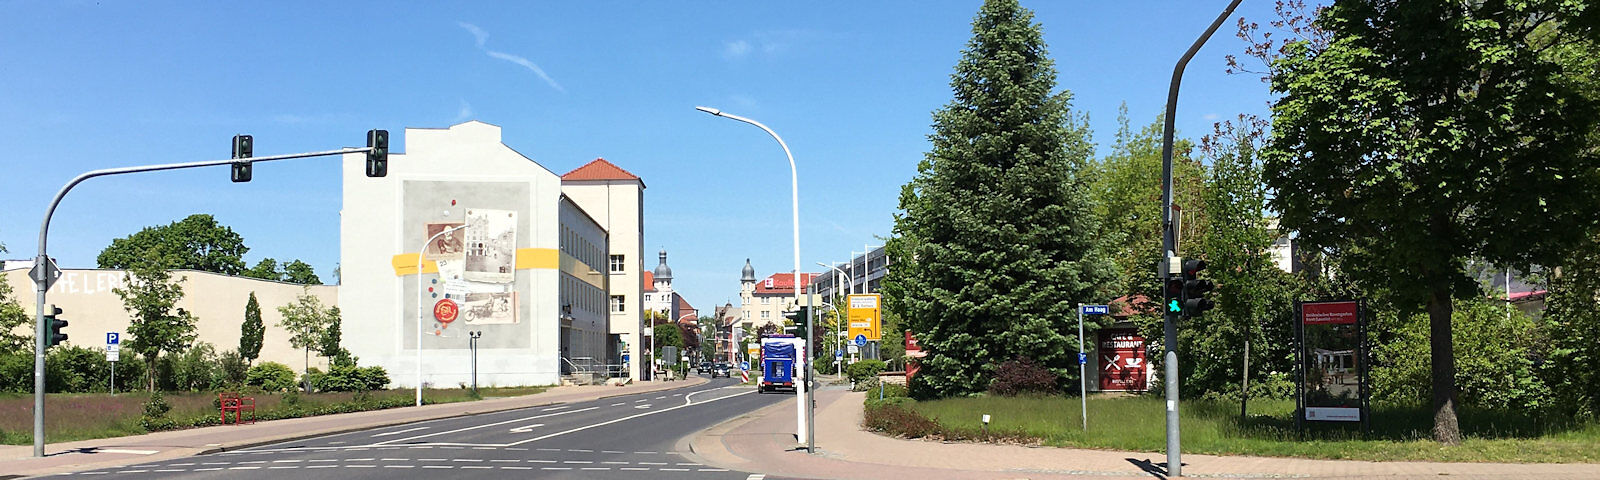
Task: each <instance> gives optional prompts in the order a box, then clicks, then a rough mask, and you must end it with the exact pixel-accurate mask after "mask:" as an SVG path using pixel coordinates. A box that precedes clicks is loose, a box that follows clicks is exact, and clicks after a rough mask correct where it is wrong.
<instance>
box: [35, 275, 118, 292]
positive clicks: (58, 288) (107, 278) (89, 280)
mask: <svg viewBox="0 0 1600 480" xmlns="http://www.w3.org/2000/svg"><path fill="white" fill-rule="evenodd" d="M122 275H123V273H122V272H103V271H94V270H88V271H84V270H79V271H71V270H68V271H64V272H61V278H60V279H58V280H56V284H55V285H54V286H51V287H50V292H49V293H50V294H52V295H57V294H69V295H116V294H115V293H112V292H111V289H114V288H122V287H123V285H124V283H123V278H122Z"/></svg>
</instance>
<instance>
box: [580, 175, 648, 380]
mask: <svg viewBox="0 0 1600 480" xmlns="http://www.w3.org/2000/svg"><path fill="white" fill-rule="evenodd" d="M644 189H645V186H644V180H642V179H640V178H639V176H637V175H634V174H632V173H629V172H628V171H627V170H623V169H622V167H618V166H616V165H614V164H612V163H611V162H608V161H606V159H604V158H597V159H595V160H594V161H592V162H589V163H588V164H585V165H584V166H581V167H578V168H576V169H573V170H572V171H570V172H567V173H566V174H565V175H562V176H561V192H562V193H563V194H565V195H566V196H567V197H568V198H571V199H572V201H573V202H575V203H577V204H578V206H579V207H582V208H583V210H584V211H585V212H589V214H590V216H593V217H594V218H595V219H596V220H597V221H598V222H600V224H601V226H603V227H605V229H606V232H607V233H608V234H609V238H610V242H609V244H608V247H607V249H608V251H607V252H606V253H607V258H606V274H607V275H608V276H609V277H610V281H609V286H610V290H609V292H608V293H609V298H608V299H607V305H608V309H609V310H610V314H611V320H610V334H611V335H613V336H614V337H615V338H614V339H612V340H611V341H609V342H607V352H606V358H611V359H616V361H620V362H623V363H626V364H627V366H628V372H630V376H631V377H632V378H633V379H634V380H639V379H640V375H641V373H642V369H641V368H640V366H641V365H644V363H642V360H641V359H640V358H641V357H643V355H640V354H639V352H641V351H642V349H641V348H637V347H638V346H639V345H643V343H642V342H643V341H644V336H643V334H642V332H643V331H644V330H645V326H644V322H645V320H644V310H645V308H646V307H645V301H644V295H645V293H644V291H645V286H646V285H648V280H647V275H649V272H645V271H644ZM624 358H625V359H626V360H622V359H624Z"/></svg>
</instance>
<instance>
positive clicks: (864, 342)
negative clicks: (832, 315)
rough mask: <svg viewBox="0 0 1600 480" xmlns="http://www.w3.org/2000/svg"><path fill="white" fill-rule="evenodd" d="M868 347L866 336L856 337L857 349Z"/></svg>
mask: <svg viewBox="0 0 1600 480" xmlns="http://www.w3.org/2000/svg"><path fill="white" fill-rule="evenodd" d="M866 345H867V336H866V335H856V346H857V347H864V346H866Z"/></svg>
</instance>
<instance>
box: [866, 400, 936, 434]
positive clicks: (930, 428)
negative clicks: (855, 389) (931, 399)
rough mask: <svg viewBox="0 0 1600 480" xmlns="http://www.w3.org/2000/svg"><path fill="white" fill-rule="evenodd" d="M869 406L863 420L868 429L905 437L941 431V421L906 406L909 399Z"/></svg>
mask: <svg viewBox="0 0 1600 480" xmlns="http://www.w3.org/2000/svg"><path fill="white" fill-rule="evenodd" d="M894 402H895V403H886V404H884V405H880V406H877V407H876V408H869V409H867V410H866V416H865V418H864V419H863V420H862V422H861V423H862V425H863V426H865V427H867V428H868V429H871V430H874V431H879V432H884V433H888V434H890V435H895V436H900V437H905V438H921V437H926V436H929V435H935V434H938V433H939V423H938V422H934V421H933V420H932V419H929V418H928V417H925V416H922V414H920V413H917V411H916V410H912V409H910V408H908V407H906V406H904V404H905V403H904V402H909V400H895V401H894Z"/></svg>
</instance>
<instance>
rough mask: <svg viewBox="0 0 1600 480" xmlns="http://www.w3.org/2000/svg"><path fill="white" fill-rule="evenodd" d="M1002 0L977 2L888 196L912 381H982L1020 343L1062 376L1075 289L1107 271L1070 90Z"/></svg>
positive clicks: (953, 388)
mask: <svg viewBox="0 0 1600 480" xmlns="http://www.w3.org/2000/svg"><path fill="white" fill-rule="evenodd" d="M1032 19H1033V14H1032V12H1030V11H1028V10H1026V9H1023V8H1022V7H1021V6H1019V5H1018V4H1017V2H1016V0H990V1H987V2H985V3H984V5H983V7H982V9H981V10H980V11H979V13H978V17H977V19H976V20H974V22H973V39H972V41H971V42H970V43H968V45H967V48H966V49H965V50H964V51H963V53H962V58H961V61H960V62H959V63H957V64H956V71H955V74H954V75H953V76H952V81H951V88H952V90H953V91H954V94H955V99H954V100H953V101H951V102H950V104H948V105H946V106H945V107H944V108H943V109H941V110H939V111H937V112H935V113H934V133H933V134H932V135H931V136H930V139H931V140H932V142H933V149H932V151H930V152H928V154H927V156H926V158H925V159H924V160H923V161H922V162H921V163H920V164H919V165H918V166H917V170H918V173H917V176H916V177H915V178H913V179H912V180H911V182H910V183H908V184H907V185H905V186H904V187H903V189H902V192H901V196H900V208H901V209H902V210H903V213H902V214H901V215H899V216H898V217H897V218H896V221H895V234H896V238H895V239H893V240H891V242H890V245H891V246H890V249H891V252H892V253H891V254H892V255H896V258H897V259H898V260H897V262H896V264H895V266H894V268H893V269H892V271H891V272H890V273H889V279H888V281H887V283H886V285H885V288H884V291H885V293H886V297H887V302H888V305H889V307H890V309H892V310H894V311H895V313H896V314H898V315H900V316H901V318H903V319H904V320H905V322H906V327H907V328H909V329H911V330H913V331H914V332H915V333H916V334H917V335H918V340H919V342H920V343H921V345H922V348H924V349H926V350H927V351H928V354H929V355H928V357H926V358H924V359H923V361H922V366H923V370H922V372H923V373H922V374H920V375H919V376H918V377H917V378H919V379H921V381H920V382H918V383H919V385H918V386H917V389H918V390H919V391H920V392H921V394H923V395H937V396H947V395H958V394H965V393H971V392H976V391H982V390H984V389H986V388H987V387H988V384H989V381H990V379H991V378H992V376H993V373H994V369H995V368H996V367H995V366H996V365H999V364H1000V363H1001V362H1004V361H1006V360H1011V359H1013V358H1016V357H1024V356H1025V357H1031V358H1033V359H1035V360H1037V361H1039V362H1040V363H1042V364H1044V365H1046V366H1048V367H1049V368H1051V369H1052V370H1054V371H1055V372H1056V373H1058V374H1060V375H1062V377H1066V378H1076V375H1077V369H1076V367H1075V366H1076V351H1077V338H1076V337H1075V335H1073V333H1075V332H1076V329H1075V328H1074V325H1075V324H1074V322H1075V318H1076V316H1075V315H1074V314H1073V308H1074V306H1075V304H1076V303H1078V302H1084V303H1088V302H1091V301H1100V300H1103V298H1101V297H1100V296H1097V295H1096V294H1102V295H1103V294H1104V292H1102V291H1101V290H1103V288H1102V287H1103V286H1104V285H1105V282H1107V281H1108V280H1110V279H1112V278H1113V276H1114V268H1113V266H1112V264H1111V262H1110V261H1109V259H1108V258H1107V257H1106V255H1105V254H1104V253H1103V252H1102V251H1101V250H1100V249H1098V248H1096V247H1095V245H1096V242H1095V241H1094V240H1093V239H1092V236H1093V233H1092V232H1095V231H1096V230H1097V229H1098V228H1097V227H1098V225H1097V223H1098V222H1097V220H1096V219H1095V217H1094V214H1093V208H1091V207H1092V205H1091V200H1089V197H1088V195H1086V189H1085V187H1084V185H1083V181H1082V179H1081V178H1080V177H1079V173H1080V171H1081V170H1082V169H1083V167H1084V165H1085V163H1086V162H1087V159H1088V158H1089V156H1090V155H1091V153H1092V150H1093V146H1092V145H1091V144H1090V143H1089V140H1088V137H1089V132H1088V127H1087V126H1086V125H1085V123H1084V122H1083V121H1081V120H1079V119H1074V118H1073V116H1072V114H1071V110H1070V108H1069V107H1070V105H1069V100H1070V99H1071V95H1070V94H1069V93H1067V92H1064V91H1063V92H1055V91H1054V90H1055V77H1056V73H1055V68H1054V66H1053V62H1052V61H1051V60H1050V58H1049V57H1048V56H1047V53H1046V51H1045V45H1044V41H1043V39H1042V36H1043V34H1042V33H1041V29H1040V26H1039V25H1038V24H1035V23H1033V21H1032Z"/></svg>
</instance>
